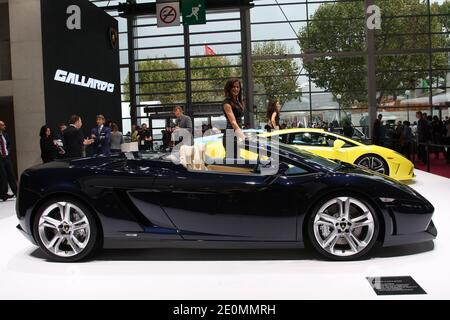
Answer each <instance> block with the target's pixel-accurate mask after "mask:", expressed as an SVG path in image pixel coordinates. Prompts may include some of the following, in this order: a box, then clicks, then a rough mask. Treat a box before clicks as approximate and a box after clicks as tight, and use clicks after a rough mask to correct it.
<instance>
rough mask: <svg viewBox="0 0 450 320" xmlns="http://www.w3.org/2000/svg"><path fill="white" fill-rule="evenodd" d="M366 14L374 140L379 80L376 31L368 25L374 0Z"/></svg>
mask: <svg viewBox="0 0 450 320" xmlns="http://www.w3.org/2000/svg"><path fill="white" fill-rule="evenodd" d="M364 4H365V5H364V8H365V10H364V11H365V14H366V23H365V26H366V35H367V94H368V99H367V102H368V103H367V105H368V108H369V110H368V111H369V137H370V138H372V135H373V126H374V124H375V119H376V118H377V78H376V55H375V52H376V49H375V29H370V28H369V27H368V25H367V19H368V18H369V16H370V14H369V13H367V9H368V8H369V6H371V5H373V4H374V0H365V3H364Z"/></svg>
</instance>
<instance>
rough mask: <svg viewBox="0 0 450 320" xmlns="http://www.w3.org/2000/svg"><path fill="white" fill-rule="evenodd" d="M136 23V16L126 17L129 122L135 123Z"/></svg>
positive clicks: (136, 102) (136, 91) (136, 103)
mask: <svg viewBox="0 0 450 320" xmlns="http://www.w3.org/2000/svg"><path fill="white" fill-rule="evenodd" d="M135 24H136V17H131V16H130V17H128V18H127V33H128V85H129V95H130V117H131V124H137V107H136V106H137V105H138V103H139V102H138V101H137V99H138V97H137V93H138V89H137V85H136V83H137V82H138V80H137V79H136V74H137V73H136V67H137V65H136V61H135V58H136V57H135V54H136V53H135V51H134V49H135V44H136V43H135V41H136V40H135V39H134V26H135Z"/></svg>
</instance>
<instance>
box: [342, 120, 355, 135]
mask: <svg viewBox="0 0 450 320" xmlns="http://www.w3.org/2000/svg"><path fill="white" fill-rule="evenodd" d="M342 133H343V134H344V136H345V137H347V138H351V137H353V134H354V133H355V129H354V128H353V127H352V124H351V122H350V120H348V119H345V120H344V125H343V128H342Z"/></svg>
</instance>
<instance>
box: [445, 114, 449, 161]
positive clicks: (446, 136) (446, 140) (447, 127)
mask: <svg viewBox="0 0 450 320" xmlns="http://www.w3.org/2000/svg"><path fill="white" fill-rule="evenodd" d="M445 129H446V130H447V133H446V135H445V140H444V141H445V142H444V143H445V144H446V145H448V146H449V147H447V152H446V153H445V158H446V160H447V163H448V164H450V121H449V120H448V118H447V122H446V126H445Z"/></svg>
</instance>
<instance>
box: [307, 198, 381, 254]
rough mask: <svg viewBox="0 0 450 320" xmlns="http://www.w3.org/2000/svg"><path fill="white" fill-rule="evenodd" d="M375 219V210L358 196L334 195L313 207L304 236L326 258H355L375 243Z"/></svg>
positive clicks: (377, 220)
mask: <svg viewBox="0 0 450 320" xmlns="http://www.w3.org/2000/svg"><path fill="white" fill-rule="evenodd" d="M347 208H348V210H347ZM379 221H380V220H379V217H378V214H377V212H376V211H375V210H374V208H373V207H372V206H371V205H370V204H369V203H368V202H367V201H365V200H364V199H362V197H359V196H355V195H349V194H337V195H333V196H329V197H327V198H325V199H323V200H322V201H320V202H319V203H318V205H317V206H315V207H314V209H313V210H312V212H311V214H310V215H309V217H308V221H307V236H308V240H309V242H310V244H312V246H313V247H314V249H315V251H317V252H318V253H319V254H321V255H322V256H324V257H325V258H327V259H329V260H337V261H349V260H356V259H359V258H362V257H364V256H365V255H366V254H368V253H369V252H370V251H371V249H372V248H373V247H374V245H375V243H376V242H377V239H378V234H379V230H380V222H379Z"/></svg>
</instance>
